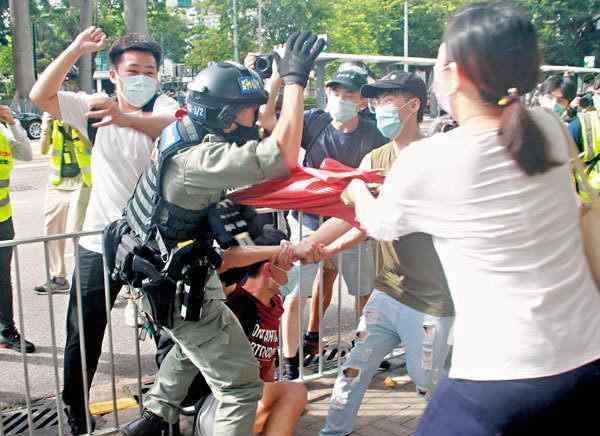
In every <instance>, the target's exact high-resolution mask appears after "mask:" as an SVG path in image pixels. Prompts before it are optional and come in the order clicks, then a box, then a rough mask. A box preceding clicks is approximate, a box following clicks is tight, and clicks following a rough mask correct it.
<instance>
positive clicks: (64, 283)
mask: <svg viewBox="0 0 600 436" xmlns="http://www.w3.org/2000/svg"><path fill="white" fill-rule="evenodd" d="M69 289H70V286H69V281H68V280H67V279H65V278H64V277H52V279H50V282H49V283H46V284H44V285H40V286H36V287H35V288H33V292H35V293H36V294H38V295H48V292H51V293H52V294H68V293H69Z"/></svg>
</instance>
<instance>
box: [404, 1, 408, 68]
mask: <svg viewBox="0 0 600 436" xmlns="http://www.w3.org/2000/svg"><path fill="white" fill-rule="evenodd" d="M404 57H405V58H406V57H408V0H404ZM404 71H408V64H406V63H405V64H404Z"/></svg>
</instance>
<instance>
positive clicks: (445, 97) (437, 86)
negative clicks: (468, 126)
mask: <svg viewBox="0 0 600 436" xmlns="http://www.w3.org/2000/svg"><path fill="white" fill-rule="evenodd" d="M446 68H448V67H447V66H446ZM432 86H433V94H434V95H435V99H436V101H437V103H438V106H439V107H440V108H441V109H443V110H444V111H445V112H446V113H447V114H448V115H450V117H451V118H452V119H453V120H456V116H455V113H454V111H453V110H452V105H451V104H450V94H449V93H448V92H447V91H444V90H443V88H442V81H441V78H440V74H439V73H438V72H437V71H435V72H434V73H433V85H432Z"/></svg>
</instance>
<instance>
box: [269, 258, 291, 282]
mask: <svg viewBox="0 0 600 436" xmlns="http://www.w3.org/2000/svg"><path fill="white" fill-rule="evenodd" d="M271 268H274V269H276V270H279V271H280V272H282V273H286V275H287V271H285V270H284V269H283V268H280V267H278V266H277V265H275V264H273V263H272V264H271ZM269 280H271V281H272V282H273V283H275V284H276V285H277V288H282V287H284V286H285V285H286V284H287V280H286V282H285V283H279V282H278V281H277V280H275V279H274V278H273V275H270V276H269Z"/></svg>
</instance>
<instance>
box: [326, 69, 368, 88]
mask: <svg viewBox="0 0 600 436" xmlns="http://www.w3.org/2000/svg"><path fill="white" fill-rule="evenodd" d="M366 83H367V72H366V71H365V70H364V69H362V68H360V67H359V66H350V67H349V68H344V69H340V70H338V72H337V73H335V76H334V78H333V79H332V80H330V81H329V82H327V83H326V84H325V86H327V87H329V86H334V85H340V86H343V87H344V88H347V89H349V90H350V91H360V88H361V86H363V85H366Z"/></svg>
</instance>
